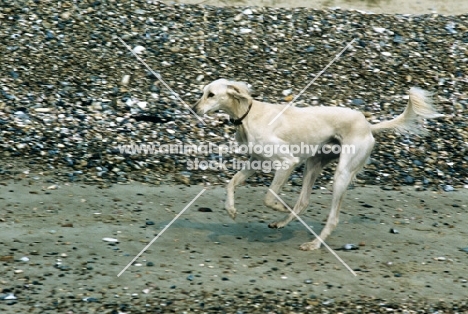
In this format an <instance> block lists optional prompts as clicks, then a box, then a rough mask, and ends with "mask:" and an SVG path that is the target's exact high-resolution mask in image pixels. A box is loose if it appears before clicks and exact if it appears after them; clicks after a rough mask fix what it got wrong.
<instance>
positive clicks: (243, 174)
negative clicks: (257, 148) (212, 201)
mask: <svg viewBox="0 0 468 314" xmlns="http://www.w3.org/2000/svg"><path fill="white" fill-rule="evenodd" d="M254 160H255V159H253V158H250V160H249V161H248V164H247V165H246V166H245V167H244V169H242V170H241V171H239V172H237V173H236V174H235V175H234V177H232V179H231V181H229V183H228V185H227V187H226V194H227V197H226V203H225V205H224V208H225V209H226V210H227V212H228V214H229V216H230V217H231V218H232V219H235V218H236V213H237V210H236V208H235V207H234V190H235V188H236V186H238V185H239V184H241V183H242V182H244V181H245V180H246V179H247V178H248V177H250V176H251V175H253V174H254V173H255V170H253V169H251V165H252V162H253V161H254Z"/></svg>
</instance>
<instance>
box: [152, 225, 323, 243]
mask: <svg viewBox="0 0 468 314" xmlns="http://www.w3.org/2000/svg"><path fill="white" fill-rule="evenodd" d="M168 223H169V221H164V222H160V223H159V224H156V225H154V226H152V227H154V229H153V230H155V231H156V232H157V231H158V230H162V229H163V228H164V227H165V226H166V225H167V224H168ZM311 227H312V228H313V230H314V231H315V232H317V231H316V230H320V229H321V228H322V227H321V225H320V223H315V222H314V223H313V224H312V225H311ZM170 228H177V229H178V228H183V229H185V230H187V231H186V232H188V233H190V230H194V231H195V230H197V231H203V232H208V235H207V237H208V239H209V240H210V241H212V242H220V243H221V242H228V241H229V242H230V241H231V240H232V239H237V240H244V239H247V241H248V242H261V243H277V242H284V241H287V240H290V239H293V238H297V237H296V233H298V232H302V233H303V232H308V231H307V229H306V228H305V227H304V226H303V225H302V224H301V223H300V222H298V221H292V222H291V223H289V224H288V225H287V226H286V227H284V228H281V229H271V228H268V224H267V223H266V222H248V223H247V222H238V223H236V222H234V223H229V224H226V223H201V222H194V221H190V220H189V219H187V220H178V221H176V222H175V223H174V224H173V225H172V226H171V227H170ZM317 233H318V232H317ZM198 234H199V232H198ZM194 236H195V235H194Z"/></svg>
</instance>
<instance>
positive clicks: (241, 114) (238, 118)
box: [229, 99, 253, 126]
mask: <svg viewBox="0 0 468 314" xmlns="http://www.w3.org/2000/svg"><path fill="white" fill-rule="evenodd" d="M252 102H253V101H252V99H250V101H249V102H248V106H247V108H245V102H243V101H239V106H236V109H237V110H236V111H237V112H230V113H229V115H230V116H231V119H230V121H231V122H232V124H234V125H236V126H237V125H241V124H242V120H244V119H245V118H246V117H247V115H248V114H249V112H250V109H251V108H252Z"/></svg>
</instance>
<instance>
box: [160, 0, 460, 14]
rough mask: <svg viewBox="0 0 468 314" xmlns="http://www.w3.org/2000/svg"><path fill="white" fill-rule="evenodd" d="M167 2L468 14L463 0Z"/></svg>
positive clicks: (203, 0)
mask: <svg viewBox="0 0 468 314" xmlns="http://www.w3.org/2000/svg"><path fill="white" fill-rule="evenodd" d="M163 2H166V3H178V2H180V3H190V4H204V5H216V6H225V5H235V6H259V7H309V8H314V9H327V8H336V7H339V8H341V9H345V10H349V9H354V10H362V11H366V12H373V13H388V14H393V13H398V14H429V13H433V12H437V13H440V14H447V15H457V14H466V13H468V1H465V0H444V1H442V0H419V1H418V0H415V1H408V0H237V1H230V0H165V1H163Z"/></svg>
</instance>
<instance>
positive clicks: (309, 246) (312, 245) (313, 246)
mask: <svg viewBox="0 0 468 314" xmlns="http://www.w3.org/2000/svg"><path fill="white" fill-rule="evenodd" d="M321 244H322V243H321V242H320V241H317V240H314V241H312V242H306V243H303V244H301V246H300V249H301V250H303V251H313V250H318V249H319V248H320V245H321Z"/></svg>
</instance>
